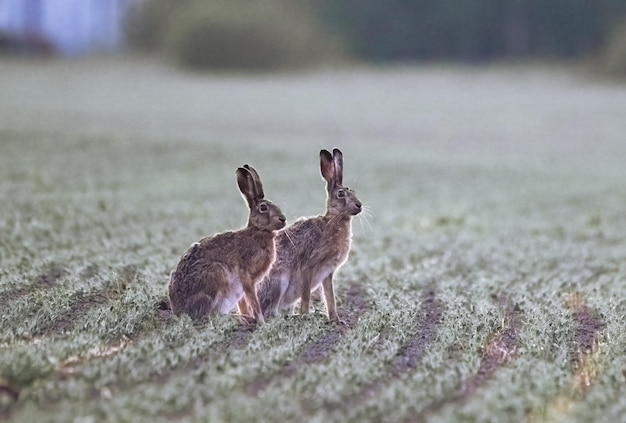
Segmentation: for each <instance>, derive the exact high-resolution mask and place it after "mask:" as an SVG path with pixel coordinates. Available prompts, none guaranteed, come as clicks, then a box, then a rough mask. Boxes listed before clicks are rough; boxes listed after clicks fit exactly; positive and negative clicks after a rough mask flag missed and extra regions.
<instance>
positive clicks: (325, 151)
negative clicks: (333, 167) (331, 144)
mask: <svg viewBox="0 0 626 423" xmlns="http://www.w3.org/2000/svg"><path fill="white" fill-rule="evenodd" d="M320 157H332V154H330V152H329V151H328V150H320Z"/></svg>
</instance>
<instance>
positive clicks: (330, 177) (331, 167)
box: [320, 150, 335, 191]
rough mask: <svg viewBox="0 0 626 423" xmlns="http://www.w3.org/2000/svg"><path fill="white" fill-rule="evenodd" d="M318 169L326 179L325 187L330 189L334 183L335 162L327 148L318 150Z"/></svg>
mask: <svg viewBox="0 0 626 423" xmlns="http://www.w3.org/2000/svg"><path fill="white" fill-rule="evenodd" d="M320 171H321V172H322V178H324V180H325V181H326V188H327V189H328V190H329V191H330V188H332V186H333V185H334V183H335V164H334V163H333V156H332V155H331V154H330V153H329V152H328V151H327V150H322V151H320Z"/></svg>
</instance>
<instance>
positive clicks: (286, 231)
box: [283, 227, 296, 248]
mask: <svg viewBox="0 0 626 423" xmlns="http://www.w3.org/2000/svg"><path fill="white" fill-rule="evenodd" d="M283 232H284V233H285V236H286V237H287V239H288V240H289V242H291V245H292V246H293V248H296V244H295V243H294V242H293V238H291V235H290V234H289V228H288V227H287V228H285V230H284V231H283Z"/></svg>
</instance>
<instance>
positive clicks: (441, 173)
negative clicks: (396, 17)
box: [0, 60, 626, 423]
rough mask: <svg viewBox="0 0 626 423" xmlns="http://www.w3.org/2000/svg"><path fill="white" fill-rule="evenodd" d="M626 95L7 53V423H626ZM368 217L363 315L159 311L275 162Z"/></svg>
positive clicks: (548, 84) (567, 81) (279, 195)
mask: <svg viewBox="0 0 626 423" xmlns="http://www.w3.org/2000/svg"><path fill="white" fill-rule="evenodd" d="M625 137H626V86H620V85H612V84H608V83H602V82H598V81H594V80H589V79H587V78H585V77H584V76H581V75H578V74H574V73H572V72H571V71H569V70H567V69H560V68H537V67H521V68H514V67H504V66H493V67H485V68H480V67H472V68H448V67H439V66H437V67H424V68H414V67H397V68H353V69H342V70H318V71H314V72H311V73H306V74H289V73H286V74H278V75H261V76H250V75H228V74H218V75H212V76H207V75H196V74H181V73H177V72H176V71H174V70H172V69H169V68H166V67H163V66H162V65H158V64H156V63H148V62H143V61H136V62H134V61H127V62H115V61H105V60H103V61H96V60H94V61H76V62H72V61H70V62H63V61H50V62H45V61H44V62H37V61H33V62H29V61H6V60H5V61H0V199H1V204H2V206H1V213H0V260H1V262H0V306H1V308H0V309H1V311H0V313H1V323H0V419H2V420H6V421H10V422H20V423H22V422H47V421H55V422H95V421H133V422H135V421H151V422H160V421H209V422H219V421H233V422H249V421H276V422H283V421H294V422H303V421H307V422H348V421H354V422H363V421H380V422H396V421H399V422H413V421H428V422H459V421H467V422H473V421H476V422H543V421H547V422H560V421H565V422H570V421H571V422H594V421H599V419H602V421H614V422H618V421H626V395H625V392H626V358H625V357H626V333H625V330H626V166H625V164H624V163H625V161H626V138H625ZM333 147H339V148H341V149H342V150H343V153H344V159H345V173H344V183H345V185H347V186H349V187H350V188H353V189H354V190H355V191H356V192H357V193H358V195H359V198H360V199H361V200H362V201H363V202H364V203H365V205H366V207H367V213H364V214H363V216H360V217H358V218H356V219H355V220H354V222H353V232H354V242H353V250H352V253H351V256H350V259H349V260H348V262H347V263H346V265H345V266H344V267H343V268H342V269H341V270H340V271H339V273H338V274H337V276H336V278H335V284H336V287H337V288H336V291H337V296H338V305H339V313H340V316H341V317H342V318H343V320H344V321H345V325H344V326H339V327H338V326H332V325H329V324H327V323H326V319H325V316H324V309H323V305H321V304H319V303H318V304H315V305H314V309H315V313H313V314H311V315H308V316H292V315H290V314H289V313H285V314H284V315H282V316H279V317H277V318H275V319H273V320H271V321H269V322H268V324H266V325H263V326H261V327H258V328H246V327H241V326H239V325H238V324H237V322H236V321H235V319H234V318H232V317H230V316H219V317H215V318H212V319H207V320H205V321H202V322H193V321H191V320H190V319H189V318H187V317H184V316H181V317H173V316H171V315H170V314H169V313H168V312H167V311H165V310H160V309H159V302H160V301H161V300H162V299H163V297H164V296H165V294H166V292H167V282H168V275H169V272H170V271H171V269H172V268H173V267H174V266H175V265H176V263H177V260H178V258H179V257H180V255H181V254H182V253H183V252H184V251H185V249H186V248H187V247H188V246H189V245H190V244H191V243H192V242H194V241H196V240H198V239H199V238H201V237H202V236H205V235H208V234H213V233H216V232H219V231H223V230H226V229H233V228H238V227H241V226H242V225H243V224H244V223H245V220H246V215H247V209H246V206H245V203H244V202H243V201H242V199H241V197H240V195H239V193H238V191H237V189H236V183H235V169H236V168H237V167H238V166H240V165H242V164H243V163H250V164H252V165H254V166H255V167H256V168H257V169H258V170H259V172H260V174H261V177H262V179H263V182H264V187H265V192H266V196H267V197H268V198H270V199H271V200H273V201H274V202H276V203H277V204H279V205H280V206H281V208H282V210H283V211H284V212H285V214H286V215H287V217H288V219H289V220H293V219H295V218H297V217H299V216H306V215H314V214H318V213H320V212H322V211H323V207H324V201H325V200H324V195H325V193H324V182H323V181H322V179H321V177H320V175H319V163H318V153H319V150H320V149H321V148H326V149H329V148H333Z"/></svg>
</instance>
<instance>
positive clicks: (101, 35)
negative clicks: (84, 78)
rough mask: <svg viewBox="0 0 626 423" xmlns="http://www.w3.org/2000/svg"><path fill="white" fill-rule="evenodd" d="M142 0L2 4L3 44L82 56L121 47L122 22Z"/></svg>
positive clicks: (4, 0)
mask: <svg viewBox="0 0 626 423" xmlns="http://www.w3.org/2000/svg"><path fill="white" fill-rule="evenodd" d="M139 1H141V0H0V44H4V46H0V47H4V49H13V50H15V51H17V52H19V51H24V52H47V53H58V54H61V55H69V56H73V55H80V54H86V53H92V52H115V51H117V50H119V49H120V48H121V47H122V41H123V39H122V38H123V37H122V36H123V33H122V32H123V30H122V25H123V19H124V16H125V14H126V13H127V12H128V10H129V8H130V7H131V6H132V5H133V4H136V3H138V2H139Z"/></svg>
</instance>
